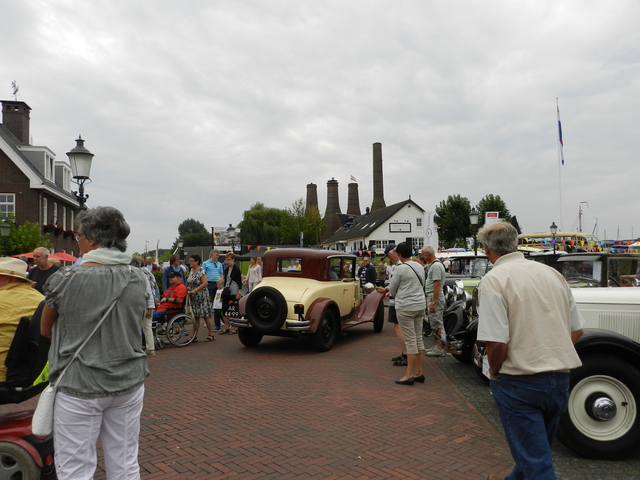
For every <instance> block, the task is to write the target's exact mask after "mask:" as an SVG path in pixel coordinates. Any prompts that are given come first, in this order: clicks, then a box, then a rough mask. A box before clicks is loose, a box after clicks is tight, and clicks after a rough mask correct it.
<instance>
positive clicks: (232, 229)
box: [227, 224, 236, 253]
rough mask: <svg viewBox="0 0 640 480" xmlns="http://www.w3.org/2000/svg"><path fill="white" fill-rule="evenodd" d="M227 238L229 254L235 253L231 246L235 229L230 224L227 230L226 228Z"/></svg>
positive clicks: (234, 236)
mask: <svg viewBox="0 0 640 480" xmlns="http://www.w3.org/2000/svg"><path fill="white" fill-rule="evenodd" d="M227 236H228V237H229V243H230V244H231V253H235V252H234V249H233V244H234V241H235V239H236V229H235V227H234V226H233V225H231V224H229V228H227Z"/></svg>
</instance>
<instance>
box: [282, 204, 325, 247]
mask: <svg viewBox="0 0 640 480" xmlns="http://www.w3.org/2000/svg"><path fill="white" fill-rule="evenodd" d="M300 233H304V245H317V243H318V240H319V239H320V238H321V235H322V234H323V233H324V222H323V221H322V217H321V216H320V212H319V211H318V207H315V206H312V207H309V208H305V206H304V201H303V200H302V198H299V199H298V200H296V201H295V202H293V205H291V208H285V209H284V211H283V214H282V223H281V224H280V239H281V240H282V243H285V244H297V243H299V242H300Z"/></svg>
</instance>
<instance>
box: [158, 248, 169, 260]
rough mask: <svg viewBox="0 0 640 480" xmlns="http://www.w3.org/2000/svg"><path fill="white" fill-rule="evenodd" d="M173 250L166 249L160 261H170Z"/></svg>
mask: <svg viewBox="0 0 640 480" xmlns="http://www.w3.org/2000/svg"><path fill="white" fill-rule="evenodd" d="M171 252H172V250H166V251H165V252H164V253H163V254H162V255H160V260H159V261H160V262H168V261H169V259H170V258H171Z"/></svg>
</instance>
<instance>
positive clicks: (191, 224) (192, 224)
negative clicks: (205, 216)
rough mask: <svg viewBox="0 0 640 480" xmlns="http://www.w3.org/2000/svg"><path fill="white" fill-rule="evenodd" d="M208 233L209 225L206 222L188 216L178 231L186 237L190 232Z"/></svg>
mask: <svg viewBox="0 0 640 480" xmlns="http://www.w3.org/2000/svg"><path fill="white" fill-rule="evenodd" d="M203 232H204V233H208V230H207V227H205V226H204V223H202V222H199V221H197V220H194V219H193V218H187V219H186V220H185V221H184V222H182V223H181V224H180V225H178V233H179V234H180V236H181V237H182V238H183V239H184V237H185V235H188V234H190V233H203Z"/></svg>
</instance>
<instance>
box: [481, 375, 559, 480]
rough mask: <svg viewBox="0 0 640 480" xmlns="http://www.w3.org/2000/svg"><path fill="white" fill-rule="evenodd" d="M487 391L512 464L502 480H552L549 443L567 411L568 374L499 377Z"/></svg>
mask: <svg viewBox="0 0 640 480" xmlns="http://www.w3.org/2000/svg"><path fill="white" fill-rule="evenodd" d="M491 392H492V393H493V398H494V399H495V401H496V405H497V406H498V412H499V414H500V420H502V426H503V427H504V433H505V436H506V437H507V442H508V443H509V449H510V450H511V455H512V456H513V459H514V460H515V462H516V466H515V467H514V469H513V471H512V472H511V473H510V474H509V475H507V476H506V477H505V480H524V479H536V480H555V479H556V474H555V472H554V470H553V459H552V458H551V444H552V443H553V439H554V437H555V436H556V432H557V430H558V425H559V423H560V416H561V415H562V414H563V413H564V412H566V410H567V403H568V401H569V374H568V373H559V372H545V373H538V374H535V375H505V374H500V375H498V379H497V380H491Z"/></svg>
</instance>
